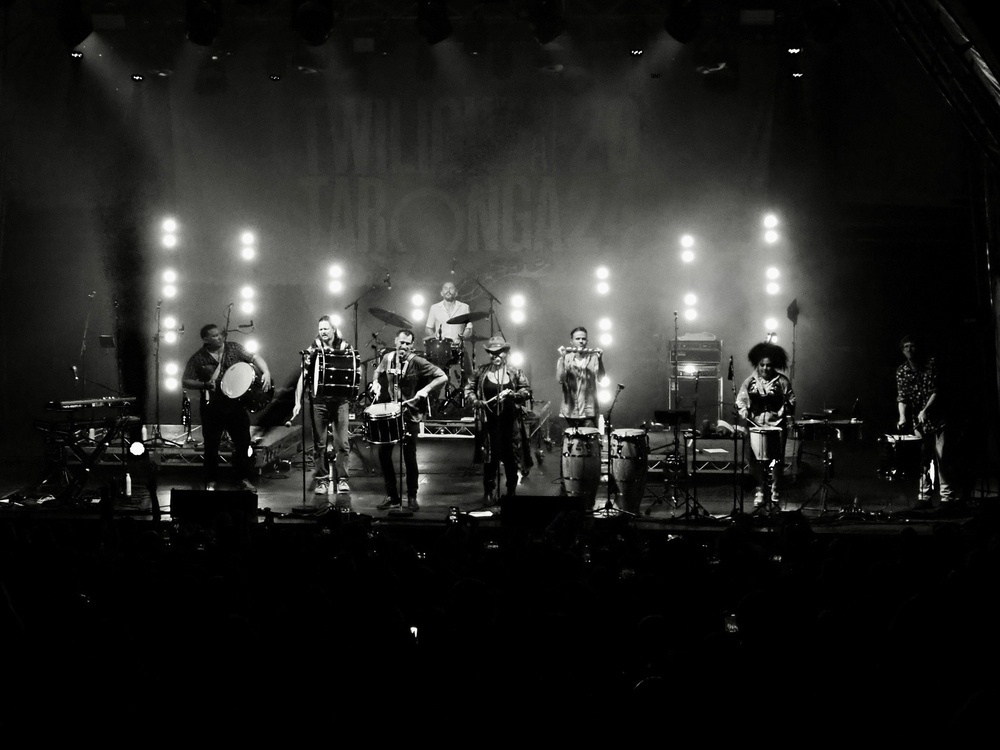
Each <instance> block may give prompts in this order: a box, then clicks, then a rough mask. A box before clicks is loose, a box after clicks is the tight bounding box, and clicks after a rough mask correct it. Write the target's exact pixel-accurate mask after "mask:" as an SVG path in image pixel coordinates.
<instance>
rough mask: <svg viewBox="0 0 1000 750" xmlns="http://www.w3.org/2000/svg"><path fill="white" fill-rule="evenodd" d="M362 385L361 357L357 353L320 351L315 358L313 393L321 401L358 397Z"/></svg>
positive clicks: (349, 399)
mask: <svg viewBox="0 0 1000 750" xmlns="http://www.w3.org/2000/svg"><path fill="white" fill-rule="evenodd" d="M360 383H361V357H360V355H359V354H358V353H357V352H343V351H341V352H332V351H324V350H323V349H320V350H318V351H317V352H316V353H315V355H314V356H313V383H312V389H313V390H312V392H313V396H314V397H315V398H319V399H346V400H348V401H353V400H354V399H356V398H357V397H358V388H359V386H360Z"/></svg>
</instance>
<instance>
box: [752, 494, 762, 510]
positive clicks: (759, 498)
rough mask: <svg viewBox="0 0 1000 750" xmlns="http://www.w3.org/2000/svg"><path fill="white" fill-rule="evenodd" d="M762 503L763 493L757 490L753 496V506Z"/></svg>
mask: <svg viewBox="0 0 1000 750" xmlns="http://www.w3.org/2000/svg"><path fill="white" fill-rule="evenodd" d="M763 504H764V493H763V492H758V493H757V494H756V495H754V496H753V507H755V508H759V507H760V506H762V505H763Z"/></svg>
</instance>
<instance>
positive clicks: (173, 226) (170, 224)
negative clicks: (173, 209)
mask: <svg viewBox="0 0 1000 750" xmlns="http://www.w3.org/2000/svg"><path fill="white" fill-rule="evenodd" d="M160 229H162V230H163V231H164V232H167V233H168V234H173V233H174V232H176V231H177V221H176V220H175V219H164V220H163V224H161V225H160Z"/></svg>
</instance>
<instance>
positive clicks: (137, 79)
mask: <svg viewBox="0 0 1000 750" xmlns="http://www.w3.org/2000/svg"><path fill="white" fill-rule="evenodd" d="M132 80H133V81H135V82H136V83H142V81H144V80H145V78H144V77H143V75H142V73H133V74H132Z"/></svg>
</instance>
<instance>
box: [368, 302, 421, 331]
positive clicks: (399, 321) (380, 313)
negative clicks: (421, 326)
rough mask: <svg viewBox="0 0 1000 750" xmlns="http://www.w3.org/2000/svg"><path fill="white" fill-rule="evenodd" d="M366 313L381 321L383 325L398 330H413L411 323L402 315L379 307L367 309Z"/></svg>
mask: <svg viewBox="0 0 1000 750" xmlns="http://www.w3.org/2000/svg"><path fill="white" fill-rule="evenodd" d="M368 312H370V313H371V314H372V315H374V316H375V317H376V318H378V319H379V320H381V321H382V322H383V323H388V324H389V325H393V326H398V327H399V328H413V323H411V322H410V321H408V320H407V319H406V318H404V317H403V316H402V315H396V313H394V312H391V311H389V310H383V309H382V308H381V307H369V308H368Z"/></svg>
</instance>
